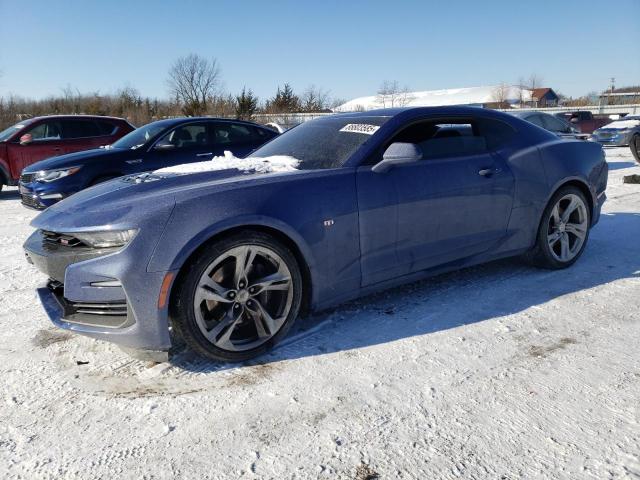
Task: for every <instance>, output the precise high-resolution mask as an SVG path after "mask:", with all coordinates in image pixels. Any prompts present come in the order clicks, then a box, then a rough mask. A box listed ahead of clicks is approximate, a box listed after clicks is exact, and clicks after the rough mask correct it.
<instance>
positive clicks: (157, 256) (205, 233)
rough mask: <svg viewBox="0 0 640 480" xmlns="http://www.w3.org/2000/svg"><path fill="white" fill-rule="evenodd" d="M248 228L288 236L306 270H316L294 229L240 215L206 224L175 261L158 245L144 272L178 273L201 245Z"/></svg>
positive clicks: (271, 220) (263, 218)
mask: <svg viewBox="0 0 640 480" xmlns="http://www.w3.org/2000/svg"><path fill="white" fill-rule="evenodd" d="M251 227H263V228H268V229H272V230H276V231H278V232H279V233H281V234H283V235H285V236H287V237H288V238H289V239H291V241H292V242H293V243H294V244H295V245H296V247H297V248H298V250H299V251H300V253H301V254H302V256H303V257H304V260H305V262H306V263H307V265H308V267H309V270H311V271H312V272H313V271H314V270H315V265H316V259H315V258H314V256H313V253H312V251H311V248H310V247H309V245H308V244H307V242H306V241H305V240H304V239H303V238H302V237H301V236H300V235H299V234H298V232H296V230H295V229H294V228H293V227H292V226H291V225H288V224H287V223H285V222H283V221H281V220H278V219H277V218H273V217H268V216H265V215H243V216H238V217H233V218H229V219H225V220H222V221H220V222H217V223H214V224H212V225H207V226H206V227H205V228H204V229H201V230H200V231H199V232H197V233H196V234H195V235H194V236H193V237H192V238H191V239H190V240H189V241H188V242H187V243H185V244H184V245H183V246H182V247H181V248H180V249H179V250H178V252H177V254H176V256H175V257H174V258H168V257H166V256H164V255H163V254H162V251H163V250H164V249H163V247H162V243H163V242H162V241H161V242H160V244H159V246H158V250H159V251H158V252H154V255H153V257H152V258H151V260H150V262H149V265H148V267H147V271H149V272H165V271H169V270H179V269H181V268H182V266H183V265H184V264H185V262H186V261H187V259H188V258H189V257H190V256H191V255H192V254H193V253H194V252H195V251H196V250H197V249H198V247H200V246H201V245H202V244H204V243H206V242H208V241H209V240H211V239H212V238H214V237H216V236H218V235H221V234H223V233H224V232H226V231H229V230H232V229H235V228H247V229H250V228H251ZM168 240H170V239H169V238H163V241H168Z"/></svg>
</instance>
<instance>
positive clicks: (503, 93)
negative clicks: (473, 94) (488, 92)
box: [492, 82, 511, 108]
mask: <svg viewBox="0 0 640 480" xmlns="http://www.w3.org/2000/svg"><path fill="white" fill-rule="evenodd" d="M509 93H511V87H510V86H509V85H507V84H506V83H504V82H502V83H501V84H500V85H498V86H497V87H496V88H494V89H493V94H492V100H493V101H494V102H495V103H496V105H497V108H508V107H509Z"/></svg>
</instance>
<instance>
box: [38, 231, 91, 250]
mask: <svg viewBox="0 0 640 480" xmlns="http://www.w3.org/2000/svg"><path fill="white" fill-rule="evenodd" d="M42 241H43V242H44V243H45V244H50V245H62V246H65V247H71V248H73V247H87V246H88V245H87V244H85V243H83V242H82V241H81V240H79V239H78V238H76V237H74V236H73V235H67V234H65V233H56V232H49V231H47V230H42Z"/></svg>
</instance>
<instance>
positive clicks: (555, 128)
mask: <svg viewBox="0 0 640 480" xmlns="http://www.w3.org/2000/svg"><path fill="white" fill-rule="evenodd" d="M542 119H543V121H544V123H545V128H546V129H547V130H550V131H552V132H560V133H563V132H568V131H569V128H568V127H567V125H565V123H564V122H562V121H561V120H558V119H557V118H555V117H553V116H551V115H544V116H543V117H542Z"/></svg>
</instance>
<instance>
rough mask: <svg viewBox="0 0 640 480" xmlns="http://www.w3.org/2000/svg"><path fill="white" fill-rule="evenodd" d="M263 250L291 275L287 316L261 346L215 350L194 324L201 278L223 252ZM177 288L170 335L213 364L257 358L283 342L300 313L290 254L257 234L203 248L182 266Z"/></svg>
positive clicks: (298, 289)
mask: <svg viewBox="0 0 640 480" xmlns="http://www.w3.org/2000/svg"><path fill="white" fill-rule="evenodd" d="M249 245H253V246H258V247H266V248H268V249H271V250H272V251H274V252H275V253H277V254H278V255H279V256H280V258H281V259H282V260H283V261H284V263H285V264H286V266H287V268H288V269H289V272H290V273H291V282H292V301H291V306H290V309H289V312H288V314H287V316H286V319H285V320H284V323H283V324H282V325H281V326H280V328H279V330H278V331H277V332H276V333H275V334H273V335H272V336H271V338H269V339H268V340H266V342H265V343H263V344H261V345H259V346H258V347H256V348H253V349H251V350H244V351H231V350H225V349H222V348H219V347H218V346H216V345H214V344H213V343H212V342H210V341H209V340H208V339H207V338H206V337H205V336H204V334H203V333H202V331H201V329H200V327H199V326H198V324H197V321H196V315H195V311H194V299H195V295H196V289H197V288H198V283H199V282H200V279H201V277H202V275H204V274H205V272H206V271H207V269H208V268H209V267H210V265H211V264H212V262H214V261H215V259H217V258H219V257H220V256H221V255H224V254H225V252H228V251H229V250H231V249H233V248H235V247H241V246H249ZM178 282H179V284H177V285H176V287H175V288H176V290H175V292H174V294H173V295H172V297H171V298H172V301H171V305H170V319H171V325H172V328H173V333H174V334H175V335H177V336H179V337H180V338H181V339H182V340H184V342H185V343H186V344H187V345H188V346H189V347H190V348H191V349H193V350H194V351H195V352H196V353H198V354H199V355H202V356H203V357H206V358H209V359H211V360H215V361H223V362H242V361H245V360H249V359H251V358H254V357H257V356H259V355H261V354H263V353H265V352H267V351H268V350H270V349H271V348H273V346H274V345H275V344H276V343H278V342H279V341H280V340H281V339H282V338H284V337H285V336H286V335H287V333H288V331H289V329H290V328H291V326H292V325H293V323H294V321H295V319H296V317H297V316H298V314H299V312H300V307H301V304H302V295H303V292H302V290H303V281H302V274H301V272H300V266H299V265H298V262H297V260H296V258H295V256H294V254H293V253H292V252H291V251H290V250H289V249H288V248H287V247H286V246H285V245H283V244H282V243H280V242H279V241H277V240H276V239H274V238H273V237H271V236H270V235H266V234H264V233H261V232H255V231H251V230H247V231H242V232H239V233H236V234H233V235H231V236H229V237H226V238H223V239H221V240H219V241H217V242H215V243H212V244H210V245H207V246H206V247H205V248H204V249H203V250H202V252H200V253H199V255H198V256H197V258H194V259H193V260H192V261H190V262H189V264H188V265H186V266H185V267H184V269H183V271H182V272H181V274H180V276H179V278H178Z"/></svg>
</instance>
